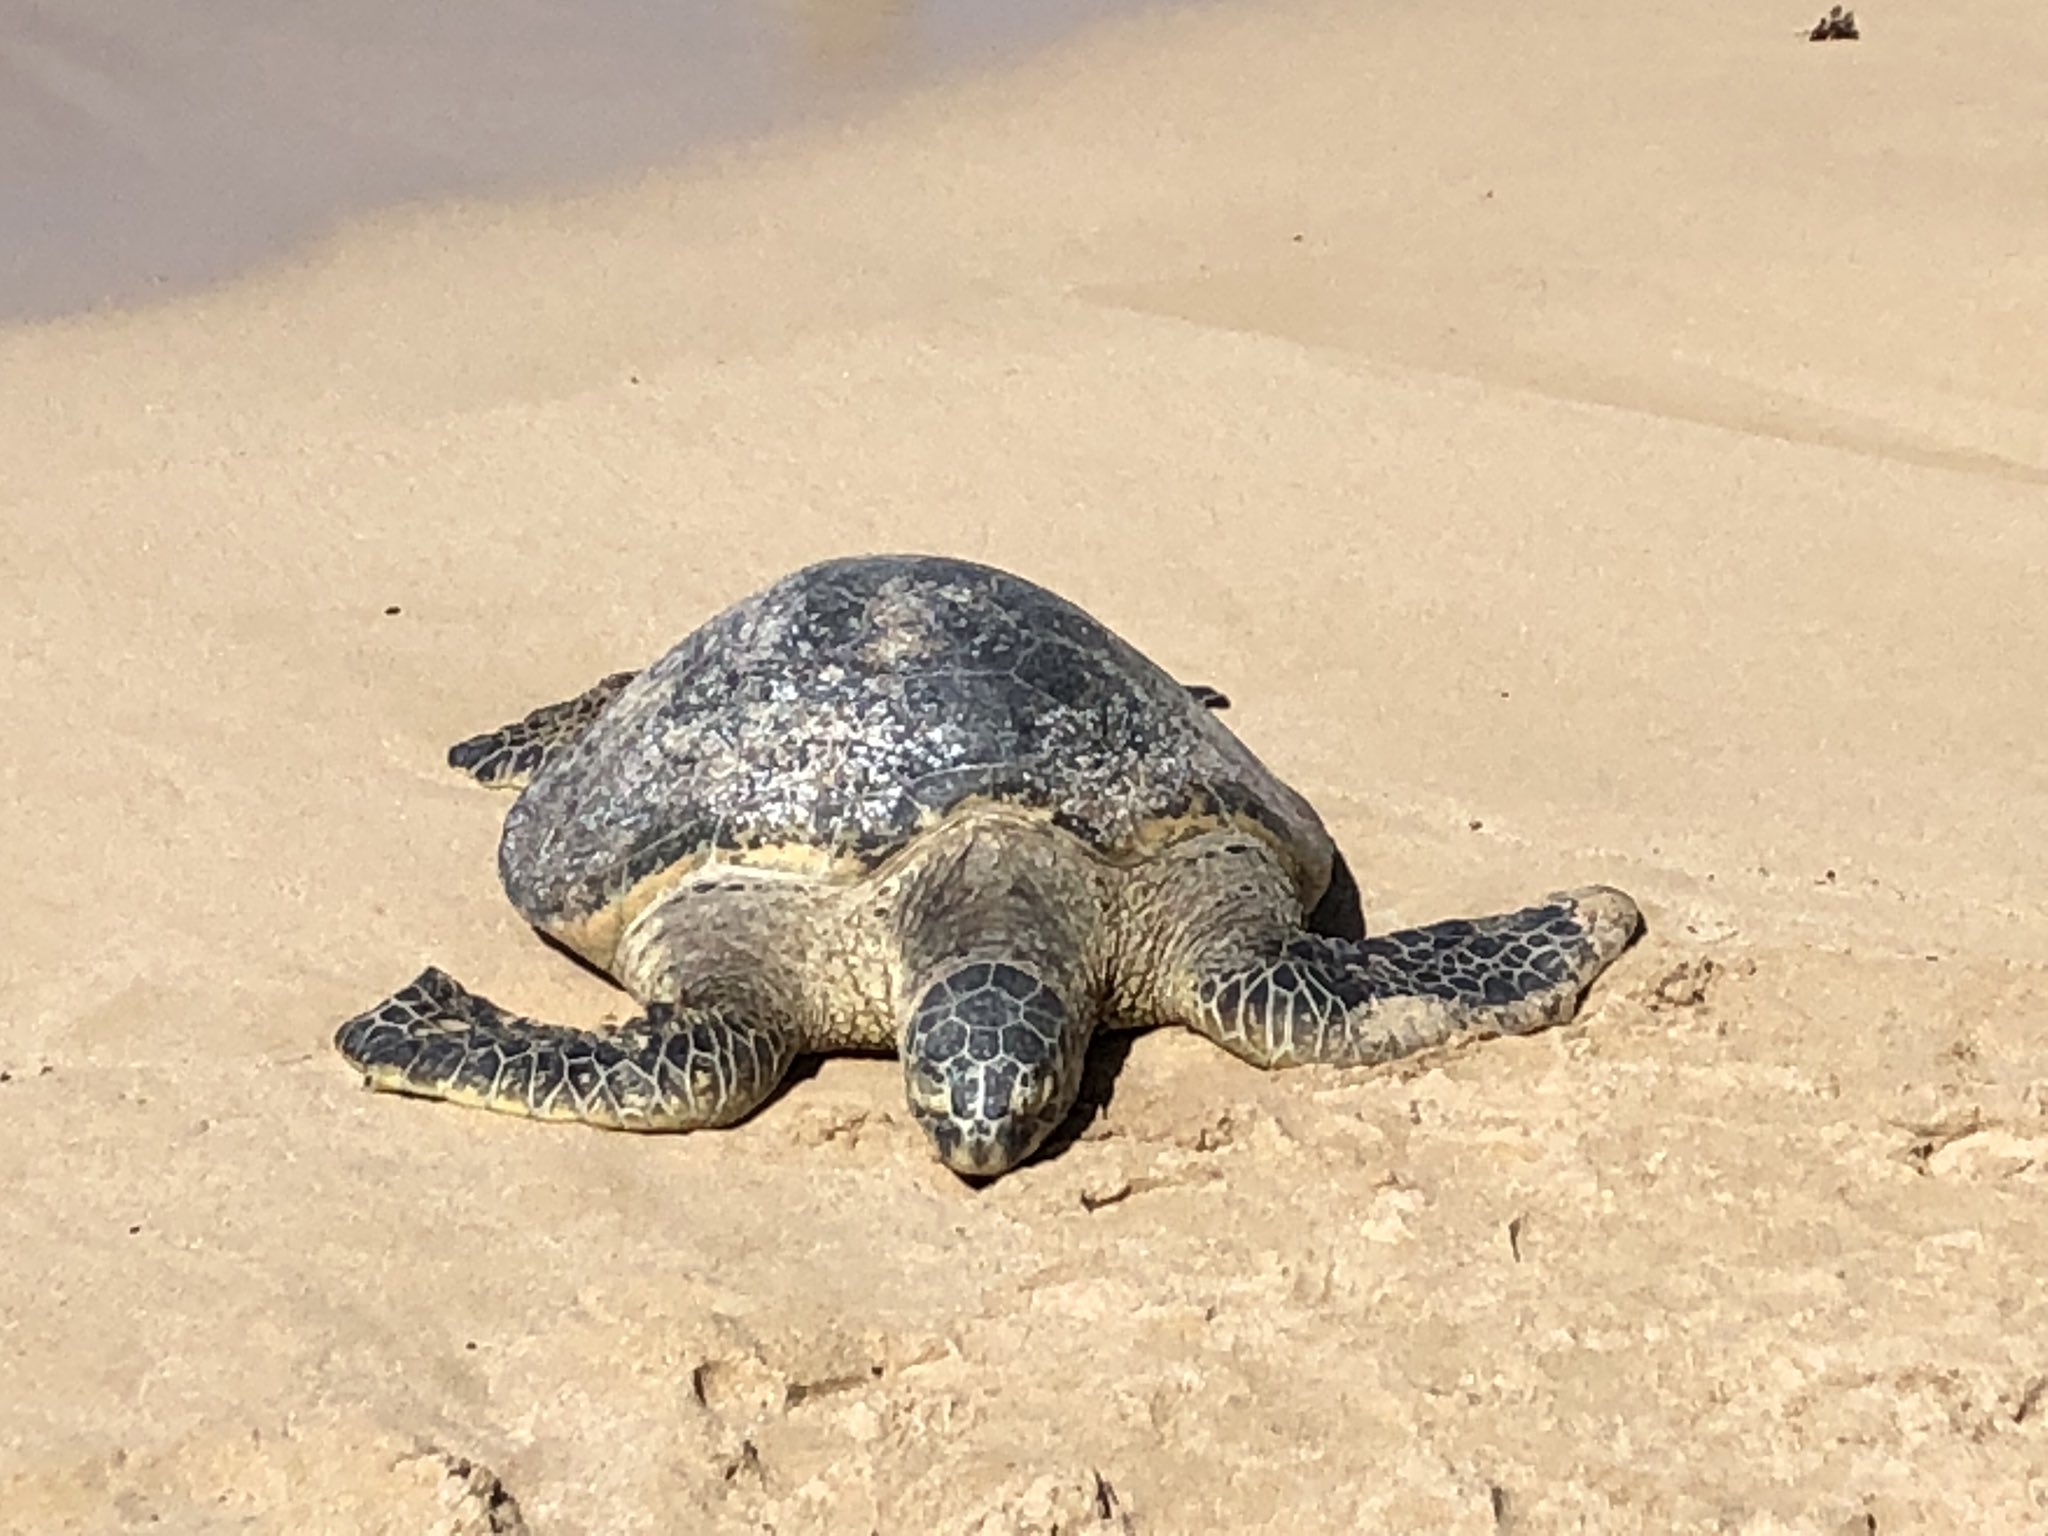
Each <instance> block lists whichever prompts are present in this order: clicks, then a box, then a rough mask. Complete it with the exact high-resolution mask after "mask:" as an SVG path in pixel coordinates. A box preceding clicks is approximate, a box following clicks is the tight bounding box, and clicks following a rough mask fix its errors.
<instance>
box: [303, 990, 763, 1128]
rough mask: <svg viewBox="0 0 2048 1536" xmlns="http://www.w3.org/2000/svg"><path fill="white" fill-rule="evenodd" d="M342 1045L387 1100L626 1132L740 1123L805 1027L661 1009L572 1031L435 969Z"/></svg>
mask: <svg viewBox="0 0 2048 1536" xmlns="http://www.w3.org/2000/svg"><path fill="white" fill-rule="evenodd" d="M334 1044H335V1047H336V1049H338V1050H339V1051H340V1052H341V1054H342V1055H343V1056H345V1057H347V1058H348V1059H349V1061H351V1062H352V1063H354V1064H355V1065H356V1066H357V1067H360V1068H361V1069H362V1072H363V1078H364V1081H365V1083H366V1084H367V1085H368V1086H369V1087H371V1088H374V1089H377V1090H379V1091H382V1092H385V1093H402V1094H410V1095H412V1096H414V1097H416V1098H425V1099H446V1100H448V1101H450V1102H451V1103H456V1104H470V1105H474V1106H476V1107H478V1108H481V1109H493V1110H497V1111H499V1112H501V1113H503V1114H511V1115H525V1116H527V1117H528V1118H530V1119H535V1120H573V1121H577V1122H580V1123H582V1124H585V1125H597V1126H603V1127H605V1128H607V1129H609V1130H618V1131H694V1130H700V1129H703V1128H706V1127H709V1126H718V1125H731V1124H732V1123H733V1122H734V1121H737V1120H741V1119H744V1118H745V1117H746V1116H747V1115H748V1114H750V1113H752V1112H753V1110H754V1109H755V1108H757V1107H758V1106H759V1105H760V1104H761V1102H762V1101H763V1100H764V1099H766V1098H767V1097H768V1096H769V1095H770V1094H771V1093H773V1092H774V1091H775V1088H776V1085H777V1084H778V1083H780V1082H781V1081H782V1079H783V1075H784V1074H785V1073H786V1072H787V1071H788V1070H789V1064H790V1062H791V1061H792V1060H793V1059H794V1058H795V1056H796V1036H795V1033H794V1031H792V1030H785V1029H777V1028H775V1027H773V1026H771V1025H766V1024H762V1023H757V1022H753V1021H749V1020H745V1019H740V1018H736V1017H734V1016H733V1015H732V1014H731V1013H730V1012H729V1011H727V1010H725V1009H722V1008H700V1007H689V1006H677V1005H673V1004H669V1003H654V1004H652V1005H650V1006H649V1007H648V1009H647V1013H646V1015H645V1016H644V1017H641V1018H637V1019H633V1020H630V1021H628V1022H627V1023H625V1024H622V1025H620V1026H619V1027H618V1028H616V1029H608V1030H584V1029H564V1028H561V1027H560V1026H557V1025H553V1024H539V1023H536V1022H535V1021H533V1020H532V1019H525V1018H520V1017H519V1016H518V1015H516V1014H513V1013H509V1012H507V1011H506V1010H505V1009H503V1008H500V1007H499V1006H498V1005H497V1004H495V1003H492V1002H489V1001H487V1000H486V999H484V998H481V997H478V996H477V995H476V994H475V993H473V992H471V991H469V990H468V989H467V988H465V987H464V986H463V985H462V984H461V983H460V982H458V981H456V980H455V979H454V978H453V977H452V976H449V975H448V974H447V973H445V972H443V971H439V970H433V969H429V970H425V971H422V972H421V973H420V974H419V976H418V977H417V978H416V979H415V980H414V981H413V982H412V983H411V985H409V986H407V987H405V988H404V989H402V990H401V991H399V992H398V993H397V994H395V995H394V996H392V997H390V998H388V999H386V1000H385V1001H384V1002H382V1003H379V1004H378V1005H377V1006H376V1007H375V1008H372V1009H371V1010H370V1011H369V1012H367V1013H362V1014H358V1015H357V1016H356V1017H355V1018H353V1019H350V1020H349V1021H348V1022H347V1023H346V1024H344V1025H342V1026H341V1028H340V1030H339V1031H337V1032H336V1034H335V1037H334Z"/></svg>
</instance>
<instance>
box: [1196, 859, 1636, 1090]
mask: <svg viewBox="0 0 2048 1536" xmlns="http://www.w3.org/2000/svg"><path fill="white" fill-rule="evenodd" d="M1642 923H1643V918H1642V913H1641V912H1640V911H1638V910H1637V908H1636V904H1635V903H1634V902H1633V901H1631V900H1630V899H1629V898H1628V897H1627V896H1625V895H1623V894H1622V893H1621V892H1620V891H1617V890H1613V889H1611V888H1610V887H1607V886H1588V887H1586V888H1585V889H1583V890H1577V891H1565V892H1561V893H1559V894H1558V895H1555V896H1552V897H1550V898H1548V899H1547V900H1546V901H1544V902H1543V903H1541V904H1540V905H1538V906H1533V907H1525V908H1523V909H1522V910H1521V911H1519V912H1510V913H1507V914H1505V915H1503V916H1500V917H1482V918H1474V919H1469V920H1467V919H1459V920H1454V921H1451V922H1443V923H1432V924H1430V925H1429V926H1427V927H1423V928H1410V929H1407V930H1405V931H1403V932H1400V933H1390V934H1385V935H1383V936H1381V937H1379V938H1374V939H1366V940H1363V941H1361V942H1358V943H1351V942H1348V941H1346V940H1343V939H1330V938H1323V937H1321V936H1319V935H1315V934H1307V933H1305V934H1302V935H1300V936H1299V937H1297V938H1295V939H1292V940H1290V941H1288V942H1287V943H1286V944H1284V945H1283V946H1281V948H1280V950H1279V953H1278V954H1269V955H1267V956H1265V957H1263V958H1249V959H1244V960H1233V961H1227V962H1223V963H1219V964H1215V965H1213V966H1211V967H1209V968H1207V969H1205V970H1204V971H1203V973H1202V974H1201V975H1200V977H1199V978H1198V979H1197V980H1196V983H1195V989H1194V995H1195V998H1196V1002H1197V1017H1196V1018H1194V1019H1193V1020H1191V1021H1190V1022H1192V1023H1193V1025H1194V1027H1195V1028H1196V1029H1197V1030H1198V1031H1200V1032H1201V1033H1202V1034H1205V1035H1207V1036H1209V1037H1210V1038H1211V1039H1212V1040H1215V1041H1216V1042H1217V1043H1218V1044H1219V1045H1222V1046H1223V1047H1224V1048H1225V1049H1226V1050H1229V1051H1230V1052H1232V1053H1233V1054H1235V1055H1237V1056H1241V1057H1243V1058H1244V1059H1245V1060H1247V1061H1250V1062H1252V1063H1254V1064H1255V1065H1258V1066H1262V1067H1288V1066H1299V1065H1302V1064H1305V1063H1308V1062H1327V1063H1330V1064H1332V1065H1336V1066H1369V1065H1372V1064H1375V1063H1378V1062H1383V1061H1393V1060H1396V1059H1397V1058H1399V1057H1402V1056H1410V1055H1413V1054H1414V1053H1415V1052H1417V1051H1421V1050H1426V1049H1427V1048H1429V1047H1430V1046H1433V1045H1441V1044H1443V1043H1444V1042H1445V1041H1447V1040H1450V1039H1452V1038H1453V1037H1455V1036H1460V1035H1477V1036H1487V1035H1526V1034H1530V1033H1533V1032H1534V1031H1536V1030H1539V1029H1547V1028H1549V1027H1550V1026H1552V1025H1554V1024H1562V1023H1564V1022H1565V1020H1567V1019H1569V1018H1570V1017H1571V1016H1572V1015H1573V1014H1574V1013H1575V1012H1577V1011H1578V1007H1579V1002H1580V1000H1581V999H1582V998H1583V997H1584V996H1585V994H1586V989H1587V988H1588V987H1590V986H1591V985H1592V984H1593V981H1594V978H1596V977H1597V976H1599V974H1600V973H1601V972H1602V971H1604V970H1606V969H1607V967H1608V966H1609V965H1610V964H1611V963H1612V962H1613V960H1614V959H1615V957H1616V956H1617V955H1619V954H1620V953H1621V952H1622V951H1623V950H1624V949H1626V948H1628V946H1629V944H1630V943H1631V942H1633V941H1634V939H1635V937H1636V935H1637V934H1638V933H1639V932H1641V931H1642Z"/></svg>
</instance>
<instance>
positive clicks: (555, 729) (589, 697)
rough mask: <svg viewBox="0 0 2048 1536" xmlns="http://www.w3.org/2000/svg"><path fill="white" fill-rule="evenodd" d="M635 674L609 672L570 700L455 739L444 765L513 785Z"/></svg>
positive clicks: (567, 741) (584, 726)
mask: <svg viewBox="0 0 2048 1536" xmlns="http://www.w3.org/2000/svg"><path fill="white" fill-rule="evenodd" d="M639 675H640V674H639V673H637V672H614V673H613V674H612V675H611V676H610V677H607V678H606V679H604V681H602V682H600V683H596V684H594V685H592V686H591V687H589V688H586V689H585V690H584V691H583V692H581V693H579V694H577V695H576V697H575V698H573V699H564V700H563V701H562V702H561V703H559V704H543V705H542V706H541V707H540V708H539V709H536V710H535V711H534V712H533V713H532V714H530V715H528V716H527V717H526V718H525V719H523V720H515V721H514V722H513V723H512V724H510V725H504V726H500V727H499V728H498V729H497V730H495V731H486V732H485V733H484V734H483V735H481V736H472V737H470V738H469V740H467V741H459V742H457V743H456V744H455V745H454V746H452V747H450V748H449V749H448V766H449V767H450V768H455V769H459V770H460V771H462V772H463V773H466V774H468V775H469V776H470V777H471V778H472V779H475V780H476V781H477V783H479V784H489V785H492V786H494V787H496V788H500V789H518V788H520V787H521V786H523V785H524V784H525V783H526V781H527V780H528V779H531V778H532V777H533V776H534V775H535V774H536V773H538V772H539V771H540V768H541V765H542V764H543V763H545V762H546V761H547V760H548V759H549V758H551V757H554V756H557V755H558V754H560V753H563V752H566V751H568V750H569V748H571V747H573V746H574V745H575V744H576V742H577V740H578V739H579V738H580V737H581V736H582V735H583V733H584V732H585V731H587V730H589V729H590V727H591V724H592V723H593V722H594V721H595V720H596V719H597V717H598V716H599V715H601V714H603V713H604V712H605V710H606V709H608V708H610V707H611V702H612V700H613V699H616V698H617V697H618V696H619V692H620V690H621V689H623V688H624V687H625V686H626V684H628V683H630V682H631V681H633V679H634V678H636V677H638V676H639Z"/></svg>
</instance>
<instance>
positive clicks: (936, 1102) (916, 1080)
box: [907, 1067, 953, 1112]
mask: <svg viewBox="0 0 2048 1536" xmlns="http://www.w3.org/2000/svg"><path fill="white" fill-rule="evenodd" d="M907 1086H908V1090H909V1094H910V1102H911V1104H912V1105H914V1106H915V1107H916V1108H918V1109H928V1110H933V1111H937V1112H944V1111H946V1110H949V1109H951V1108H952V1107H953V1085H952V1084H951V1083H949V1082H947V1081H946V1079H945V1077H944V1075H943V1074H942V1073H940V1072H939V1071H937V1070H936V1069H935V1068H932V1067H915V1068H912V1069H911V1073H910V1081H909V1083H908V1085H907Z"/></svg>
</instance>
